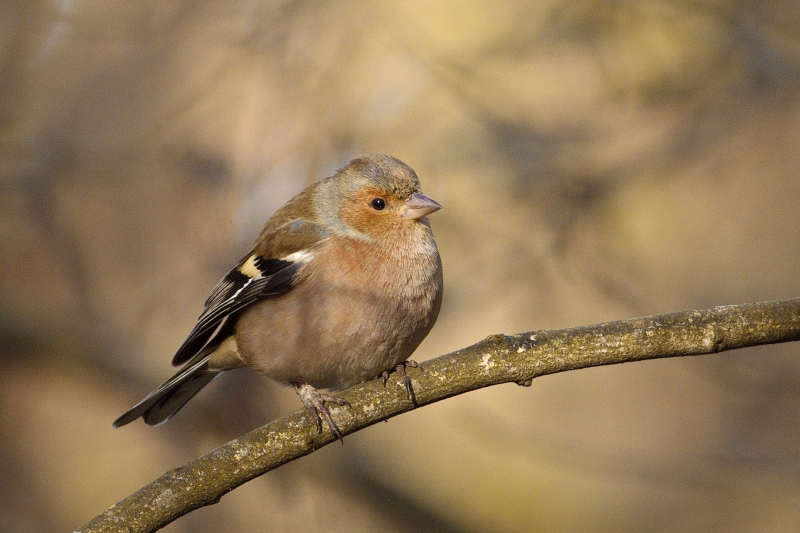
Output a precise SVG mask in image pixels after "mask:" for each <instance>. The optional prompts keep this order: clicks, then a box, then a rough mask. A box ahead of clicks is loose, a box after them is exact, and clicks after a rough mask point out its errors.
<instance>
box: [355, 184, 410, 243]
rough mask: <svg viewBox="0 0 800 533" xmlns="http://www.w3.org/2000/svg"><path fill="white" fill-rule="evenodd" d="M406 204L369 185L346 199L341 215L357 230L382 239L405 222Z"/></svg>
mask: <svg viewBox="0 0 800 533" xmlns="http://www.w3.org/2000/svg"><path fill="white" fill-rule="evenodd" d="M404 204H405V202H404V201H403V200H401V199H399V198H397V197H395V196H393V195H391V194H390V193H389V192H388V191H386V190H384V189H381V188H378V187H368V188H365V189H362V190H359V191H357V192H356V193H355V194H353V195H352V196H349V197H348V198H346V199H344V201H343V202H342V205H341V207H340V208H339V217H340V218H341V220H342V221H343V222H344V223H345V224H347V225H348V226H350V227H351V228H353V229H354V230H356V231H357V232H359V233H362V234H364V235H366V236H368V237H372V238H375V239H380V238H383V237H385V236H386V235H387V234H390V233H393V232H396V231H397V230H398V229H399V227H400V226H401V224H403V222H404V220H403V218H402V214H403V209H404Z"/></svg>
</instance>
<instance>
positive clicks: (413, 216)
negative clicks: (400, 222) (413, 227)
mask: <svg viewBox="0 0 800 533" xmlns="http://www.w3.org/2000/svg"><path fill="white" fill-rule="evenodd" d="M441 208H442V206H441V205H439V202H436V201H435V200H431V199H430V198H428V197H427V196H425V195H424V194H422V193H421V192H415V193H414V194H412V195H411V198H409V199H408V200H406V203H405V209H404V210H403V215H402V216H403V218H405V219H410V220H418V219H420V218H422V217H424V216H425V215H430V214H431V213H433V212H434V211H438V210H439V209H441Z"/></svg>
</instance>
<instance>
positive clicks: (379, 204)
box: [370, 198, 386, 211]
mask: <svg viewBox="0 0 800 533" xmlns="http://www.w3.org/2000/svg"><path fill="white" fill-rule="evenodd" d="M370 205H371V206H372V209H374V210H375V211H383V208H384V207H386V200H384V199H383V198H374V199H373V200H372V202H370Z"/></svg>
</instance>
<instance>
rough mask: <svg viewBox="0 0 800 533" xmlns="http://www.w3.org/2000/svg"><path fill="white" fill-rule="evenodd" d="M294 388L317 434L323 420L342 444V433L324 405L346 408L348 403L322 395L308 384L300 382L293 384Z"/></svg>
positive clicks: (348, 405) (320, 429)
mask: <svg viewBox="0 0 800 533" xmlns="http://www.w3.org/2000/svg"><path fill="white" fill-rule="evenodd" d="M294 388H295V390H296V391H297V394H298V395H299V396H300V399H301V400H302V401H303V405H305V407H306V409H308V412H309V413H311V417H312V418H313V419H314V423H315V424H316V425H317V433H322V419H323V418H324V419H325V422H327V423H328V427H329V428H330V430H331V433H333V434H334V435H336V438H337V439H339V440H340V441H342V444H344V439H342V432H341V431H339V428H338V427H337V426H336V424H335V423H334V422H333V418H331V412H330V411H329V410H328V408H327V407H326V406H325V403H326V402H327V403H335V404H336V405H346V406H347V407H350V402H348V401H347V400H345V399H344V398H338V397H336V396H331V395H330V394H324V393H322V392H320V391H318V390H317V389H315V388H314V387H312V386H311V385H309V384H308V383H303V382H302V381H298V382H297V383H295V384H294ZM320 415H321V416H320Z"/></svg>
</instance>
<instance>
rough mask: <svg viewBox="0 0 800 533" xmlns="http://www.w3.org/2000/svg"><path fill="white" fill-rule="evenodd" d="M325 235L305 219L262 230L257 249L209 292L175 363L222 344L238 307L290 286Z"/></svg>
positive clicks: (245, 305)
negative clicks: (272, 229)
mask: <svg viewBox="0 0 800 533" xmlns="http://www.w3.org/2000/svg"><path fill="white" fill-rule="evenodd" d="M287 226H288V227H287ZM293 236H294V237H298V236H299V237H300V238H292V237H293ZM326 237H327V232H326V231H325V230H324V228H322V227H321V226H319V225H318V224H315V223H313V222H309V221H305V220H294V221H292V223H291V224H288V225H286V226H284V227H279V228H276V229H275V231H273V232H266V231H265V232H262V235H261V237H259V244H258V245H257V246H256V248H255V250H253V251H252V252H250V253H249V254H248V255H246V256H245V257H244V258H243V259H242V260H241V261H239V263H238V264H237V265H236V266H235V267H234V268H232V269H231V271H230V272H228V273H227V274H226V275H225V277H223V278H222V279H221V280H220V281H219V283H217V285H216V287H214V290H212V291H211V295H210V296H209V297H208V299H207V300H206V304H205V309H204V310H203V312H202V314H201V315H200V317H199V318H198V319H197V324H195V326H194V329H192V332H191V333H189V336H188V337H187V338H186V340H185V341H184V342H183V344H182V345H181V347H180V348H179V349H178V351H177V353H176V354H175V357H173V359H172V364H173V365H175V366H177V365H180V364H183V363H185V362H186V361H189V360H190V359H192V358H193V357H194V356H195V355H197V354H198V353H199V352H200V351H201V350H203V349H204V348H206V347H208V346H213V345H216V344H219V343H220V342H222V341H223V340H224V339H225V338H226V337H228V336H229V335H231V334H232V333H233V327H234V325H235V317H236V316H237V312H238V311H241V310H242V309H244V308H245V307H247V306H249V305H251V304H253V303H254V302H256V301H258V300H260V299H262V298H267V297H270V296H277V295H279V294H283V293H285V292H286V291H288V290H290V289H291V288H292V287H293V286H294V284H295V283H296V281H297V274H298V272H299V271H300V270H301V269H302V267H303V266H304V265H306V264H308V262H309V261H311V260H312V259H313V257H314V250H315V248H316V247H318V246H319V245H320V244H321V242H322V241H323V240H325V238H326Z"/></svg>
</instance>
